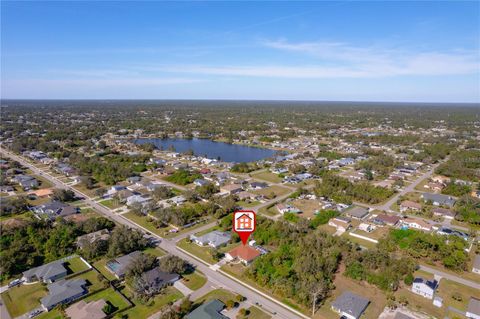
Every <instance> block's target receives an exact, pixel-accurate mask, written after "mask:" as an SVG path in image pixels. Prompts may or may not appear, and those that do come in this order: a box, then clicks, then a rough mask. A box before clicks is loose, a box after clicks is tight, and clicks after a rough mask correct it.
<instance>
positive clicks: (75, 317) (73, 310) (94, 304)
mask: <svg viewBox="0 0 480 319" xmlns="http://www.w3.org/2000/svg"><path fill="white" fill-rule="evenodd" d="M106 305H107V303H106V301H105V300H103V299H100V300H95V301H90V302H89V303H86V302H85V301H84V300H81V301H79V302H77V303H74V304H73V305H71V306H70V307H68V308H67V309H65V313H66V315H67V317H68V318H70V319H103V318H105V317H106V316H107V314H106V313H105V312H103V308H104V307H105V306H106Z"/></svg>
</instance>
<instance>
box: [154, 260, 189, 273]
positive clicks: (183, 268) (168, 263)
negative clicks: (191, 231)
mask: <svg viewBox="0 0 480 319" xmlns="http://www.w3.org/2000/svg"><path fill="white" fill-rule="evenodd" d="M159 267H160V269H161V270H163V271H164V272H168V273H177V274H184V273H185V272H187V270H189V268H190V265H189V264H188V263H187V262H186V261H185V260H183V259H181V258H180V257H177V256H175V255H167V256H165V257H163V258H160V264H159Z"/></svg>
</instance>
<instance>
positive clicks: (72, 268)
mask: <svg viewBox="0 0 480 319" xmlns="http://www.w3.org/2000/svg"><path fill="white" fill-rule="evenodd" d="M65 266H66V267H67V269H68V270H69V273H70V274H73V273H77V272H81V271H84V270H87V269H88V266H87V264H85V263H84V262H83V260H81V259H80V257H74V258H72V259H70V260H68V261H66V262H65Z"/></svg>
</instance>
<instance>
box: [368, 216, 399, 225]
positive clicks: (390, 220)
mask: <svg viewBox="0 0 480 319" xmlns="http://www.w3.org/2000/svg"><path fill="white" fill-rule="evenodd" d="M372 222H373V223H375V224H377V225H388V226H392V227H395V226H396V225H397V224H398V223H399V222H400V217H398V216H393V215H386V214H379V215H377V216H376V217H374V218H373V219H372Z"/></svg>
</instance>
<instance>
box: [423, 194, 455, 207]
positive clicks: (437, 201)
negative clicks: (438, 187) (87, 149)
mask: <svg viewBox="0 0 480 319" xmlns="http://www.w3.org/2000/svg"><path fill="white" fill-rule="evenodd" d="M421 197H422V198H423V200H424V201H425V202H428V201H430V202H432V204H433V205H435V206H448V207H453V206H454V205H455V202H456V199H455V198H453V197H452V196H448V195H442V194H431V193H423V194H422V195H421Z"/></svg>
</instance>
